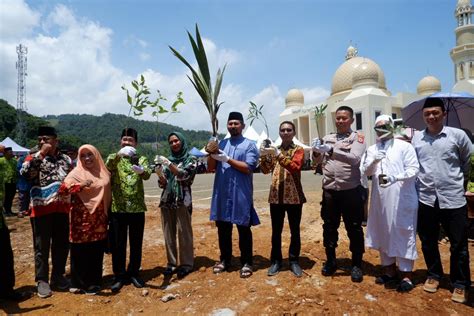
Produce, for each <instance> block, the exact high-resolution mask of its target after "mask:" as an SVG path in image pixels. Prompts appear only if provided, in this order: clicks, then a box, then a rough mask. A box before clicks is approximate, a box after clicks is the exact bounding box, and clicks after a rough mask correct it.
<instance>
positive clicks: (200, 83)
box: [169, 24, 226, 153]
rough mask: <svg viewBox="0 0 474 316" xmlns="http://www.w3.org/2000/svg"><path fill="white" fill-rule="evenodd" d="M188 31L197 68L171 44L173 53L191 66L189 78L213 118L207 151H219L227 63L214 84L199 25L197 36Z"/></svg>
mask: <svg viewBox="0 0 474 316" xmlns="http://www.w3.org/2000/svg"><path fill="white" fill-rule="evenodd" d="M187 33H188V37H189V42H190V43H191V46H192V48H193V53H194V57H195V58H196V62H197V68H196V69H195V68H194V67H193V66H191V63H190V62H188V61H187V60H186V59H185V58H184V57H183V56H182V55H181V54H180V53H179V52H178V51H177V50H176V49H174V48H173V47H171V46H169V48H170V49H171V51H172V52H173V54H174V55H175V56H176V57H177V58H178V59H179V60H180V61H181V62H182V63H183V64H184V65H186V67H188V68H189V70H190V71H191V76H189V75H188V78H189V80H190V81H191V83H192V84H193V86H194V89H196V91H197V93H198V94H199V96H200V97H201V99H202V102H203V103H204V105H205V107H206V109H207V111H208V113H209V117H210V119H211V125H212V137H211V139H210V141H209V143H208V144H207V145H206V151H207V152H208V153H217V152H219V146H218V139H217V132H218V127H219V124H218V120H217V113H218V111H219V109H220V107H221V105H222V104H223V103H224V102H219V101H218V98H219V93H220V91H221V86H222V79H223V77H224V71H225V68H226V65H224V67H223V68H222V69H221V68H219V69H218V70H217V74H216V82H215V85H214V87H213V86H212V81H211V75H210V72H209V64H208V61H207V56H206V51H205V49H204V45H203V43H202V39H201V34H200V33H199V27H198V25H197V24H196V37H195V38H194V37H193V36H192V35H191V33H189V31H188V32H187Z"/></svg>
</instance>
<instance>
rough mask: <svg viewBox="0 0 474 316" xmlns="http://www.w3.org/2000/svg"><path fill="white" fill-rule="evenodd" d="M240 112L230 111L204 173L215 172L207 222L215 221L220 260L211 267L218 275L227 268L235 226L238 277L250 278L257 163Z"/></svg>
mask: <svg viewBox="0 0 474 316" xmlns="http://www.w3.org/2000/svg"><path fill="white" fill-rule="evenodd" d="M244 128H245V124H244V118H243V116H242V113H239V112H231V113H230V114H229V118H228V120H227V130H228V131H229V133H230V136H231V137H230V138H227V139H224V140H222V141H221V142H220V143H219V153H217V154H212V155H210V157H209V158H208V170H209V171H214V170H215V173H216V176H215V180H214V190H213V194H212V202H211V220H212V221H216V225H217V233H218V238H219V249H220V252H221V255H220V261H219V262H218V263H216V265H215V266H214V268H213V272H214V273H221V272H223V271H226V270H227V269H228V268H229V267H230V262H231V258H232V228H233V224H236V225H237V230H238V231H239V248H240V262H241V264H242V268H241V270H240V277H241V278H248V277H250V276H251V275H252V273H253V269H252V252H253V244H252V231H251V230H250V227H251V226H252V225H258V224H260V221H259V219H258V216H257V213H256V212H255V208H254V207H253V182H252V181H253V180H252V178H253V171H254V169H255V168H256V166H257V162H258V150H257V146H256V144H255V143H254V142H253V141H251V140H249V139H247V138H245V137H243V136H242V131H243V129H244Z"/></svg>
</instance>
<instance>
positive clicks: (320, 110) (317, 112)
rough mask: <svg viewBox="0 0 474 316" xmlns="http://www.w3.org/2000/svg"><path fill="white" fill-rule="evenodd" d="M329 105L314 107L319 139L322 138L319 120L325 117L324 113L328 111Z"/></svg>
mask: <svg viewBox="0 0 474 316" xmlns="http://www.w3.org/2000/svg"><path fill="white" fill-rule="evenodd" d="M327 107H328V105H327V104H321V105H319V106H317V105H315V106H314V121H315V122H316V131H317V132H318V137H319V138H321V130H320V128H319V120H320V119H321V118H322V117H323V116H324V111H326V109H327Z"/></svg>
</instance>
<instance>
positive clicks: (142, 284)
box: [130, 277, 145, 289]
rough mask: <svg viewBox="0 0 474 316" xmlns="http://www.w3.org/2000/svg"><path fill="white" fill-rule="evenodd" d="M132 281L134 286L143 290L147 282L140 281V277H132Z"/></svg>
mask: <svg viewBox="0 0 474 316" xmlns="http://www.w3.org/2000/svg"><path fill="white" fill-rule="evenodd" d="M130 281H131V282H132V284H133V286H134V287H136V288H138V289H141V288H142V287H145V281H143V280H142V279H140V278H139V277H131V278H130Z"/></svg>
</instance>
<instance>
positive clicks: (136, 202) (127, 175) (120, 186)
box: [105, 154, 151, 213]
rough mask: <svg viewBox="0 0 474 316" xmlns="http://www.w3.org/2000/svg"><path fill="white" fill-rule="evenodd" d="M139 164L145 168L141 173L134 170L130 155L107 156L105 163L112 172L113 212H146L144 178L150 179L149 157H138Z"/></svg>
mask: <svg viewBox="0 0 474 316" xmlns="http://www.w3.org/2000/svg"><path fill="white" fill-rule="evenodd" d="M138 164H139V165H140V166H142V167H143V168H144V172H143V173H142V174H141V175H139V174H136V173H135V172H134V171H133V169H132V165H133V164H132V162H131V161H130V158H129V157H120V156H118V155H117V154H110V155H109V157H107V161H106V162H105V165H106V166H107V169H109V171H110V173H111V182H112V206H111V210H112V212H113V213H142V212H146V205H145V192H144V189H143V180H148V179H150V175H151V169H150V168H149V167H148V159H147V158H146V157H144V156H141V157H140V158H139V159H138Z"/></svg>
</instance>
